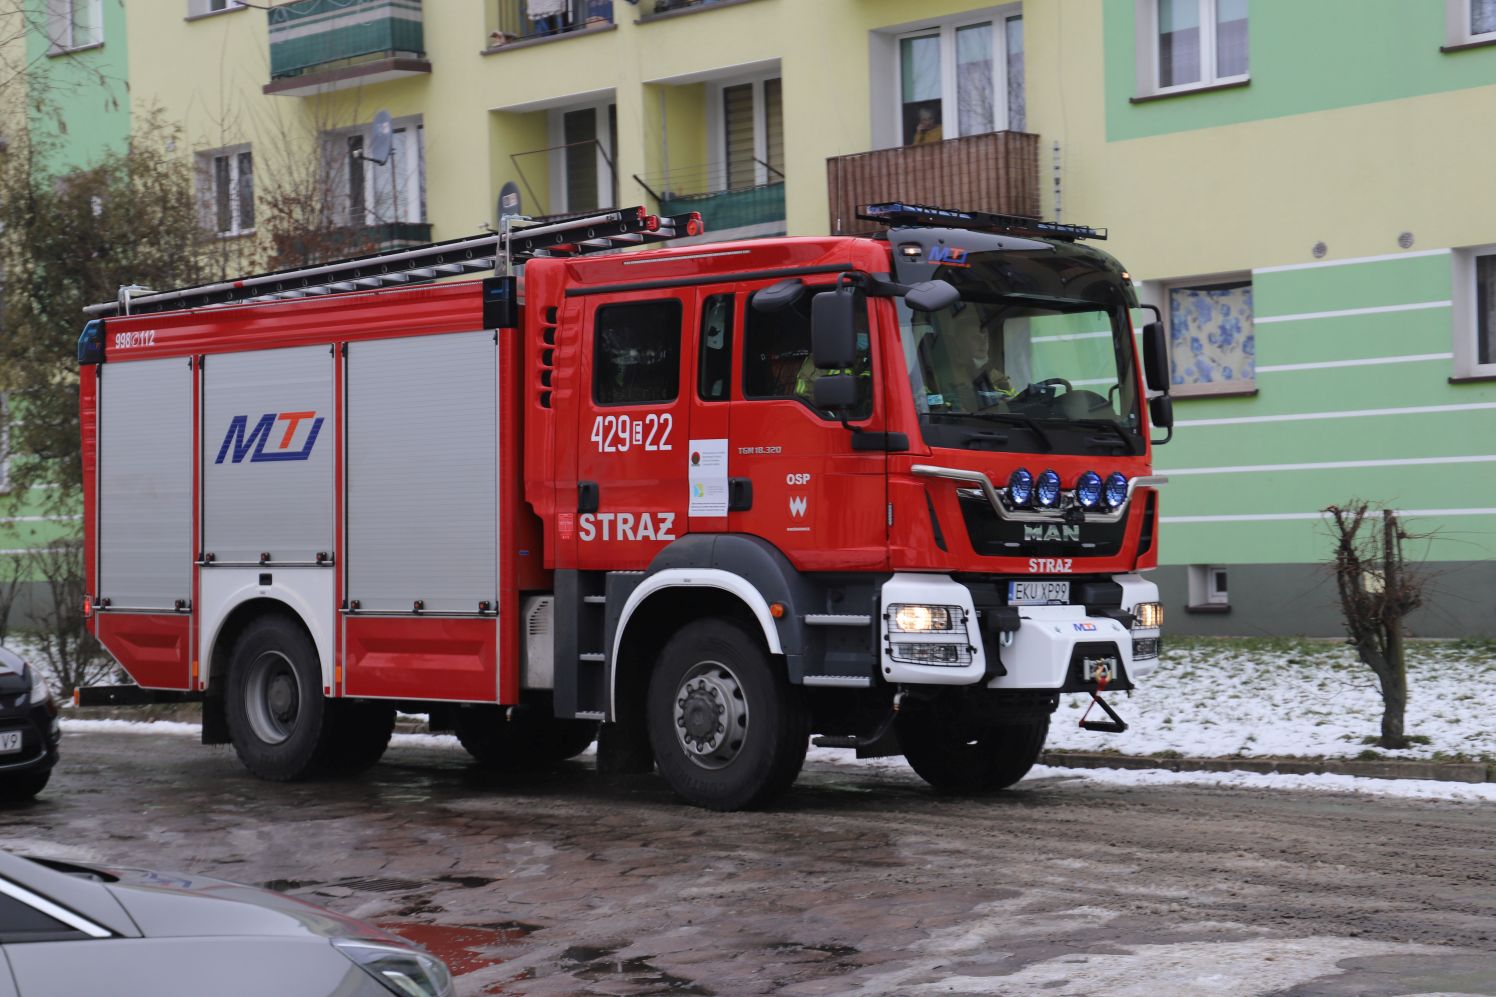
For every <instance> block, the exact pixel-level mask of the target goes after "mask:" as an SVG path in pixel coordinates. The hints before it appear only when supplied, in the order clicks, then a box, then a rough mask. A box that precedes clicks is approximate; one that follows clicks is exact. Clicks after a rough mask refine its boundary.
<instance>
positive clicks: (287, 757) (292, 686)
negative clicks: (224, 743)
mask: <svg viewBox="0 0 1496 997" xmlns="http://www.w3.org/2000/svg"><path fill="white" fill-rule="evenodd" d="M329 705H330V704H329V703H328V701H327V699H326V698H325V697H324V696H323V694H322V668H321V664H320V661H319V659H318V656H317V648H316V646H315V645H314V644H313V643H312V639H311V637H310V636H309V635H308V634H307V632H306V630H305V629H303V628H302V626H301V625H300V623H298V622H295V621H293V620H291V619H289V618H287V617H284V616H263V617H260V618H259V619H257V620H255V621H254V622H252V623H251V624H249V626H248V627H247V628H246V629H245V630H244V632H243V633H242V634H240V636H239V639H238V641H236V642H235V644H234V650H233V653H232V655H231V657H230V660H229V676H228V687H227V697H226V702H225V707H226V712H227V714H228V722H229V740H230V741H231V742H232V743H233V745H234V751H235V752H236V753H237V754H238V755H239V760H240V761H241V762H243V763H244V767H245V768H247V769H249V771H250V772H251V773H253V774H254V775H256V776H259V777H260V778H261V779H268V780H270V781H272V782H292V781H296V780H299V779H306V778H310V777H312V776H316V775H321V774H323V773H324V772H325V771H329V770H330V769H331V768H332V767H334V764H333V763H334V759H335V755H336V752H335V745H336V743H337V734H338V729H337V728H338V726H339V725H338V724H336V723H334V722H333V717H334V715H335V714H336V711H335V710H329V708H328V707H329ZM337 705H339V706H341V705H343V704H337Z"/></svg>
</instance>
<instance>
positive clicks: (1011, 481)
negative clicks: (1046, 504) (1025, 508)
mask: <svg viewBox="0 0 1496 997" xmlns="http://www.w3.org/2000/svg"><path fill="white" fill-rule="evenodd" d="M1033 498H1034V476H1033V475H1032V474H1030V473H1029V472H1028V469H1027V468H1023V467H1020V468H1019V469H1018V470H1016V471H1014V472H1013V473H1012V474H1010V475H1009V476H1008V501H1009V502H1012V503H1013V504H1014V505H1028V504H1029V502H1031V501H1033Z"/></svg>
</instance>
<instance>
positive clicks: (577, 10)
mask: <svg viewBox="0 0 1496 997" xmlns="http://www.w3.org/2000/svg"><path fill="white" fill-rule="evenodd" d="M497 2H498V5H499V20H498V29H497V30H496V31H494V32H493V34H491V35H489V38H488V43H489V48H498V47H499V46H501V45H507V44H510V43H511V42H516V41H529V40H530V39H532V38H549V37H554V36H558V35H565V34H570V33H572V32H576V31H591V30H594V29H596V28H606V27H608V26H610V25H611V24H612V23H613V0H564V2H563V3H561V4H556V3H540V2H537V0H497ZM557 7H560V8H561V10H560V11H559V12H557V9H556V8H557Z"/></svg>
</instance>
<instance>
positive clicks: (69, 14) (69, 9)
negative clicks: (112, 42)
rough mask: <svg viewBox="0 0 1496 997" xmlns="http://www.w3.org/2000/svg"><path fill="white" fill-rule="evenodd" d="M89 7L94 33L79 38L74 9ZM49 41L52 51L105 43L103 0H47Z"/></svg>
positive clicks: (72, 50)
mask: <svg viewBox="0 0 1496 997" xmlns="http://www.w3.org/2000/svg"><path fill="white" fill-rule="evenodd" d="M79 7H87V8H88V23H89V25H90V26H91V27H92V29H93V31H92V33H91V34H90V35H89V36H87V37H85V38H78V37H77V36H76V35H75V33H74V28H75V27H76V26H77V17H76V16H75V15H74V13H73V12H74V11H75V10H76V9H77V8H79ZM47 41H48V42H49V43H50V45H49V51H51V52H54V53H55V52H76V51H78V50H79V49H85V48H94V47H96V46H99V45H103V44H104V3H103V0H47Z"/></svg>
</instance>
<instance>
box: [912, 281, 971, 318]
mask: <svg viewBox="0 0 1496 997" xmlns="http://www.w3.org/2000/svg"><path fill="white" fill-rule="evenodd" d="M960 300H961V292H960V291H958V290H956V289H955V287H953V286H952V285H951V284H950V283H948V282H946V281H943V280H927V281H924V282H922V283H919V284H915V285H914V286H913V287H911V288H910V289H909V290H908V291H907V292H906V293H905V294H904V303H905V304H906V305H908V306H909V307H910V308H912V309H913V310H915V311H917V312H938V311H940V310H941V309H942V308H949V307H950V306H951V305H954V304H955V303H956V302H958V301H960Z"/></svg>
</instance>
